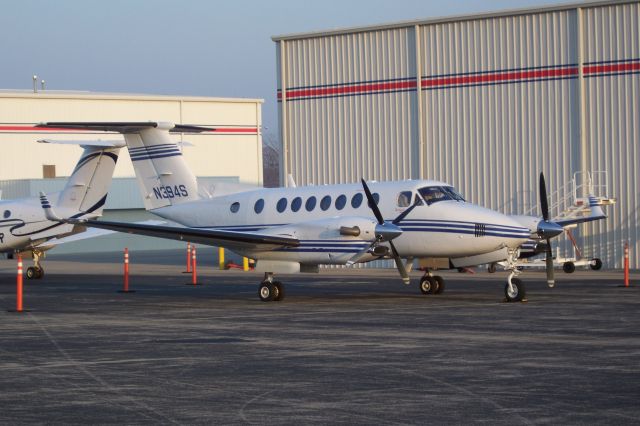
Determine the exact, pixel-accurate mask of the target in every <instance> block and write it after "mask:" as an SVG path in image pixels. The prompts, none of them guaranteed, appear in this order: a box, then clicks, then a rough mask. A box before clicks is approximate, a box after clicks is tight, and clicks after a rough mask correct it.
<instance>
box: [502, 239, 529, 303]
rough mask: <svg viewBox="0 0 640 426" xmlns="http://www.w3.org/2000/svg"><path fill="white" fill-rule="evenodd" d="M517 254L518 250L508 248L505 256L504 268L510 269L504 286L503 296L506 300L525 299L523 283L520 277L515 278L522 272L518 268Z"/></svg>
mask: <svg viewBox="0 0 640 426" xmlns="http://www.w3.org/2000/svg"><path fill="white" fill-rule="evenodd" d="M518 255H519V252H518V251H517V250H510V251H509V256H508V258H507V266H506V267H505V270H507V271H510V274H509V277H508V278H507V284H506V285H505V286H504V296H505V300H506V301H507V302H523V301H526V295H527V292H526V290H525V288H524V283H523V282H522V280H521V279H520V278H516V277H517V276H518V275H520V273H521V272H522V271H521V270H520V269H518V264H517V261H518Z"/></svg>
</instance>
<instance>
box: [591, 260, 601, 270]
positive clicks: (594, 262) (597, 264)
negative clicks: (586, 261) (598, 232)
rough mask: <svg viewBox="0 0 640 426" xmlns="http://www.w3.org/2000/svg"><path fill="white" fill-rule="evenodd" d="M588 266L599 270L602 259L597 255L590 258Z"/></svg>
mask: <svg viewBox="0 0 640 426" xmlns="http://www.w3.org/2000/svg"><path fill="white" fill-rule="evenodd" d="M589 267H590V268H591V269H592V270H594V271H599V270H600V269H602V260H600V259H598V258H597V257H595V258H593V259H591V264H590V265H589Z"/></svg>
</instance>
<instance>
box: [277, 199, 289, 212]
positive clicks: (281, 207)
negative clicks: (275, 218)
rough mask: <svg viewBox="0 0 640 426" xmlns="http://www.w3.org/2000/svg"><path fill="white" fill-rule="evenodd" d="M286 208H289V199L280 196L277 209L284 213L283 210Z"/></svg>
mask: <svg viewBox="0 0 640 426" xmlns="http://www.w3.org/2000/svg"><path fill="white" fill-rule="evenodd" d="M286 208H287V199H286V198H280V199H279V200H278V204H276V209H277V210H278V213H282V212H283V211H285V209H286Z"/></svg>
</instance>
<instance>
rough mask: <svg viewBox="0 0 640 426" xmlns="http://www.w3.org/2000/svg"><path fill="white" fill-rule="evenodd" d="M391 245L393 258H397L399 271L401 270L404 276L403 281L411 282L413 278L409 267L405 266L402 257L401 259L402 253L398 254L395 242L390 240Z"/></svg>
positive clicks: (401, 274)
mask: <svg viewBox="0 0 640 426" xmlns="http://www.w3.org/2000/svg"><path fill="white" fill-rule="evenodd" d="M389 245H390V246H391V253H393V260H395V262H396V268H398V272H400V276H401V277H402V282H403V283H405V284H409V282H410V281H411V280H410V279H409V274H408V273H407V268H405V266H404V263H403V262H402V259H400V255H399V254H398V250H396V246H395V245H394V244H393V241H389Z"/></svg>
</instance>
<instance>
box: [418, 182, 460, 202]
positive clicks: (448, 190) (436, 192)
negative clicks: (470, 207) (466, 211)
mask: <svg viewBox="0 0 640 426" xmlns="http://www.w3.org/2000/svg"><path fill="white" fill-rule="evenodd" d="M418 192H419V193H420V195H422V198H424V201H426V202H427V204H433V203H437V202H438V201H447V200H449V201H464V198H463V197H462V195H460V194H459V193H458V191H456V190H455V189H454V188H453V187H451V186H427V187H424V188H421V189H419V190H418Z"/></svg>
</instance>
